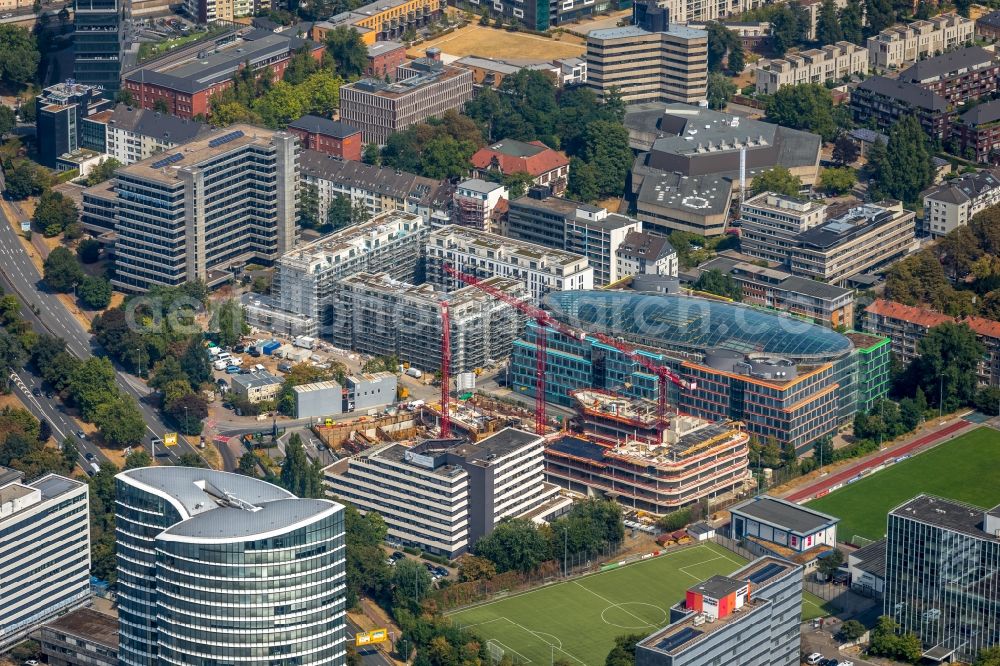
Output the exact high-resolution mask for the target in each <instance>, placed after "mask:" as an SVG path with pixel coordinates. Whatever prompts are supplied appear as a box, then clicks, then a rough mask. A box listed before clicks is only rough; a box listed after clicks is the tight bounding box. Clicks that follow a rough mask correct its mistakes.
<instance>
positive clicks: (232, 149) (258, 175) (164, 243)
mask: <svg viewBox="0 0 1000 666" xmlns="http://www.w3.org/2000/svg"><path fill="white" fill-rule="evenodd" d="M297 176H298V147H297V145H296V140H295V137H294V136H292V135H291V134H288V133H287V132H275V131H271V130H266V129H262V128H260V127H252V126H249V125H233V126H231V127H228V128H226V129H224V130H218V131H216V132H214V133H213V134H209V135H206V136H203V137H202V138H200V139H198V140H195V141H192V142H190V143H186V144H184V145H183V146H181V147H180V148H178V149H177V151H176V152H172V153H169V154H168V155H166V156H162V155H160V156H155V157H152V158H149V159H146V160H143V161H141V162H137V163H135V164H132V165H130V166H126V167H122V168H121V169H118V171H116V173H115V179H114V183H113V188H114V189H113V192H112V191H110V189H109V185H108V184H105V185H104V186H98V192H95V194H98V193H99V195H98V196H93V197H91V198H90V204H89V205H91V206H93V207H95V208H98V209H99V212H97V213H95V214H94V219H97V218H100V217H101V216H104V217H105V218H106V216H107V214H108V212H109V209H113V210H114V221H115V224H114V231H115V233H116V234H117V240H116V242H115V276H114V279H113V280H112V284H114V285H115V286H116V287H118V288H119V289H122V290H125V291H146V290H147V289H149V288H150V287H153V286H155V285H165V286H176V285H179V284H182V283H184V282H189V281H192V280H202V281H204V282H205V283H207V284H208V285H209V286H217V285H219V284H222V283H223V282H226V281H227V280H230V279H232V268H233V267H234V266H237V265H242V264H243V263H245V262H247V261H250V260H254V261H260V262H264V263H272V262H274V261H275V260H276V259H277V258H278V257H279V256H281V254H282V253H284V252H286V251H287V250H288V249H290V248H291V247H292V244H293V242H294V238H295V218H296V207H297V203H298V202H297V186H298V183H297V180H298V178H297ZM87 205H88V204H86V203H85V207H86V206H87Z"/></svg>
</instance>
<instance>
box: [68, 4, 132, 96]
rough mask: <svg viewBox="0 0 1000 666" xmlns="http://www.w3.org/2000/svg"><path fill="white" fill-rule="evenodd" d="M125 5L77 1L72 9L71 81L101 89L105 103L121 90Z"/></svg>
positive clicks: (126, 5)
mask: <svg viewBox="0 0 1000 666" xmlns="http://www.w3.org/2000/svg"><path fill="white" fill-rule="evenodd" d="M128 5H129V3H128V2H122V1H121V0H76V3H75V4H74V7H73V10H74V14H73V15H74V22H75V24H76V34H75V36H74V38H73V40H74V41H73V43H74V61H73V78H74V79H75V80H76V82H77V83H85V84H87V85H92V86H100V87H101V88H103V90H104V96H105V97H106V98H107V99H114V98H115V95H116V94H117V93H118V89H119V88H121V78H122V55H123V52H124V34H123V31H124V30H125V29H126V19H127V18H128V15H127V11H128V10H127V7H128Z"/></svg>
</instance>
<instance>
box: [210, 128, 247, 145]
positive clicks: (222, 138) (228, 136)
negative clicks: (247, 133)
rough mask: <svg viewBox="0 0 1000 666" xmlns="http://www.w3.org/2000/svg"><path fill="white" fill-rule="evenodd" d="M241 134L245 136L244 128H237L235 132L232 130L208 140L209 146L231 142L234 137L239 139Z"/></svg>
mask: <svg viewBox="0 0 1000 666" xmlns="http://www.w3.org/2000/svg"><path fill="white" fill-rule="evenodd" d="M241 136H243V130H236V131H235V132H230V133H229V134H225V135H223V136H220V137H218V138H215V139H212V140H211V141H209V142H208V147H209V148H216V147H218V146H221V145H222V144H224V143H229V142H230V141H233V140H234V139H238V138H240V137H241Z"/></svg>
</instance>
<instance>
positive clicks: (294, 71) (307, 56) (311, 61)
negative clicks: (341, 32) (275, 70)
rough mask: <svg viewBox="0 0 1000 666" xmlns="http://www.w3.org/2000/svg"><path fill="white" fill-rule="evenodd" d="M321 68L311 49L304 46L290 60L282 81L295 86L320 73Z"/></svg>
mask: <svg viewBox="0 0 1000 666" xmlns="http://www.w3.org/2000/svg"><path fill="white" fill-rule="evenodd" d="M319 68H320V64H319V61H318V60H316V58H314V57H313V56H312V52H311V51H310V50H309V47H307V46H303V47H302V48H300V49H299V50H298V51H296V52H295V53H294V54H293V55H292V57H291V59H289V61H288V65H287V66H286V67H285V73H284V75H283V76H282V77H281V80H282V81H284V82H285V83H289V84H291V85H293V86H295V85H298V84H300V83H302V82H303V81H305V80H306V78H308V77H309V75H310V74H313V73H315V72H318V71H319Z"/></svg>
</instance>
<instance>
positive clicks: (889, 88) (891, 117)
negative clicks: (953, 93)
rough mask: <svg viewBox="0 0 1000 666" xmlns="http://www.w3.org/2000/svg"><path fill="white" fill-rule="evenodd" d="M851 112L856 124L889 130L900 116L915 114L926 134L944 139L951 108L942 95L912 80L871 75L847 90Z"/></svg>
mask: <svg viewBox="0 0 1000 666" xmlns="http://www.w3.org/2000/svg"><path fill="white" fill-rule="evenodd" d="M851 112H852V113H853V114H854V120H856V121H857V122H858V123H859V124H862V125H867V124H869V123H874V124H875V125H876V127H878V129H880V130H883V131H885V132H888V131H889V128H891V127H892V126H893V125H894V124H895V123H896V121H898V120H899V119H900V118H901V117H902V116H906V115H911V114H912V115H915V116H916V117H917V119H918V120H919V121H920V125H921V126H922V127H923V128H924V131H925V132H927V135H928V136H930V137H931V138H932V139H934V140H937V141H944V140H945V139H947V138H948V136H949V135H950V134H951V121H952V118H953V117H954V111H953V107H952V105H951V104H949V103H948V100H946V99H945V98H944V97H941V95H939V94H937V93H936V92H934V91H933V90H928V89H927V88H923V87H921V86H918V85H917V84H915V83H907V82H905V81H897V80H896V79H890V78H888V77H885V76H873V77H871V78H869V79H865V80H864V81H862V82H861V85H859V86H858V87H857V88H855V89H854V91H853V92H852V93H851Z"/></svg>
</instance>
